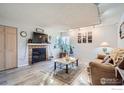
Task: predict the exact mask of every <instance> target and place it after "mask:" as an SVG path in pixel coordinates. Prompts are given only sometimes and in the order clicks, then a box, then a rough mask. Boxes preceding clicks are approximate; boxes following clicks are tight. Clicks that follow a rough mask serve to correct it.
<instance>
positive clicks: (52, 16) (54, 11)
mask: <svg viewBox="0 0 124 93" xmlns="http://www.w3.org/2000/svg"><path fill="white" fill-rule="evenodd" d="M0 19H2V20H6V22H7V21H8V22H14V23H16V24H25V25H40V26H42V27H52V26H54V27H61V28H67V29H72V28H77V27H85V26H90V25H95V24H98V23H99V17H98V11H97V7H96V5H95V4H91V3H90V4H84V3H83V4H81V3H80V4H78V3H77V4H76V3H75V4H69V3H68V4H66V3H61V4H59V3H58V4H57V3H56V4H54V3H52V4H50V3H48V4H43V3H42V4H37V3H35V4H0Z"/></svg>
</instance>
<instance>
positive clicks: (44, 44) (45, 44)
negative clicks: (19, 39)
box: [28, 43, 50, 46]
mask: <svg viewBox="0 0 124 93" xmlns="http://www.w3.org/2000/svg"><path fill="white" fill-rule="evenodd" d="M28 45H43V46H48V45H50V44H48V43H28Z"/></svg>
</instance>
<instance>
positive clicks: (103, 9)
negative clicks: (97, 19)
mask: <svg viewBox="0 0 124 93" xmlns="http://www.w3.org/2000/svg"><path fill="white" fill-rule="evenodd" d="M99 8H100V13H101V20H102V24H117V27H116V31H117V36H118V47H119V48H124V39H120V37H119V26H120V23H121V22H122V21H124V4H123V3H122V4H116V3H115V4H100V5H99Z"/></svg>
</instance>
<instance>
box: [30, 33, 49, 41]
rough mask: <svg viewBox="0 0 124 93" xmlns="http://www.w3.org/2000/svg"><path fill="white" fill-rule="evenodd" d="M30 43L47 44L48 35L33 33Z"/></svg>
mask: <svg viewBox="0 0 124 93" xmlns="http://www.w3.org/2000/svg"><path fill="white" fill-rule="evenodd" d="M32 43H48V35H47V34H44V33H39V32H33V38H32Z"/></svg>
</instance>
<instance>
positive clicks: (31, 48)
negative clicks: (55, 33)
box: [28, 43, 49, 65]
mask: <svg viewBox="0 0 124 93" xmlns="http://www.w3.org/2000/svg"><path fill="white" fill-rule="evenodd" d="M48 46H49V44H39V43H28V62H29V65H31V64H33V63H36V62H39V61H46V60H48Z"/></svg>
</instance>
